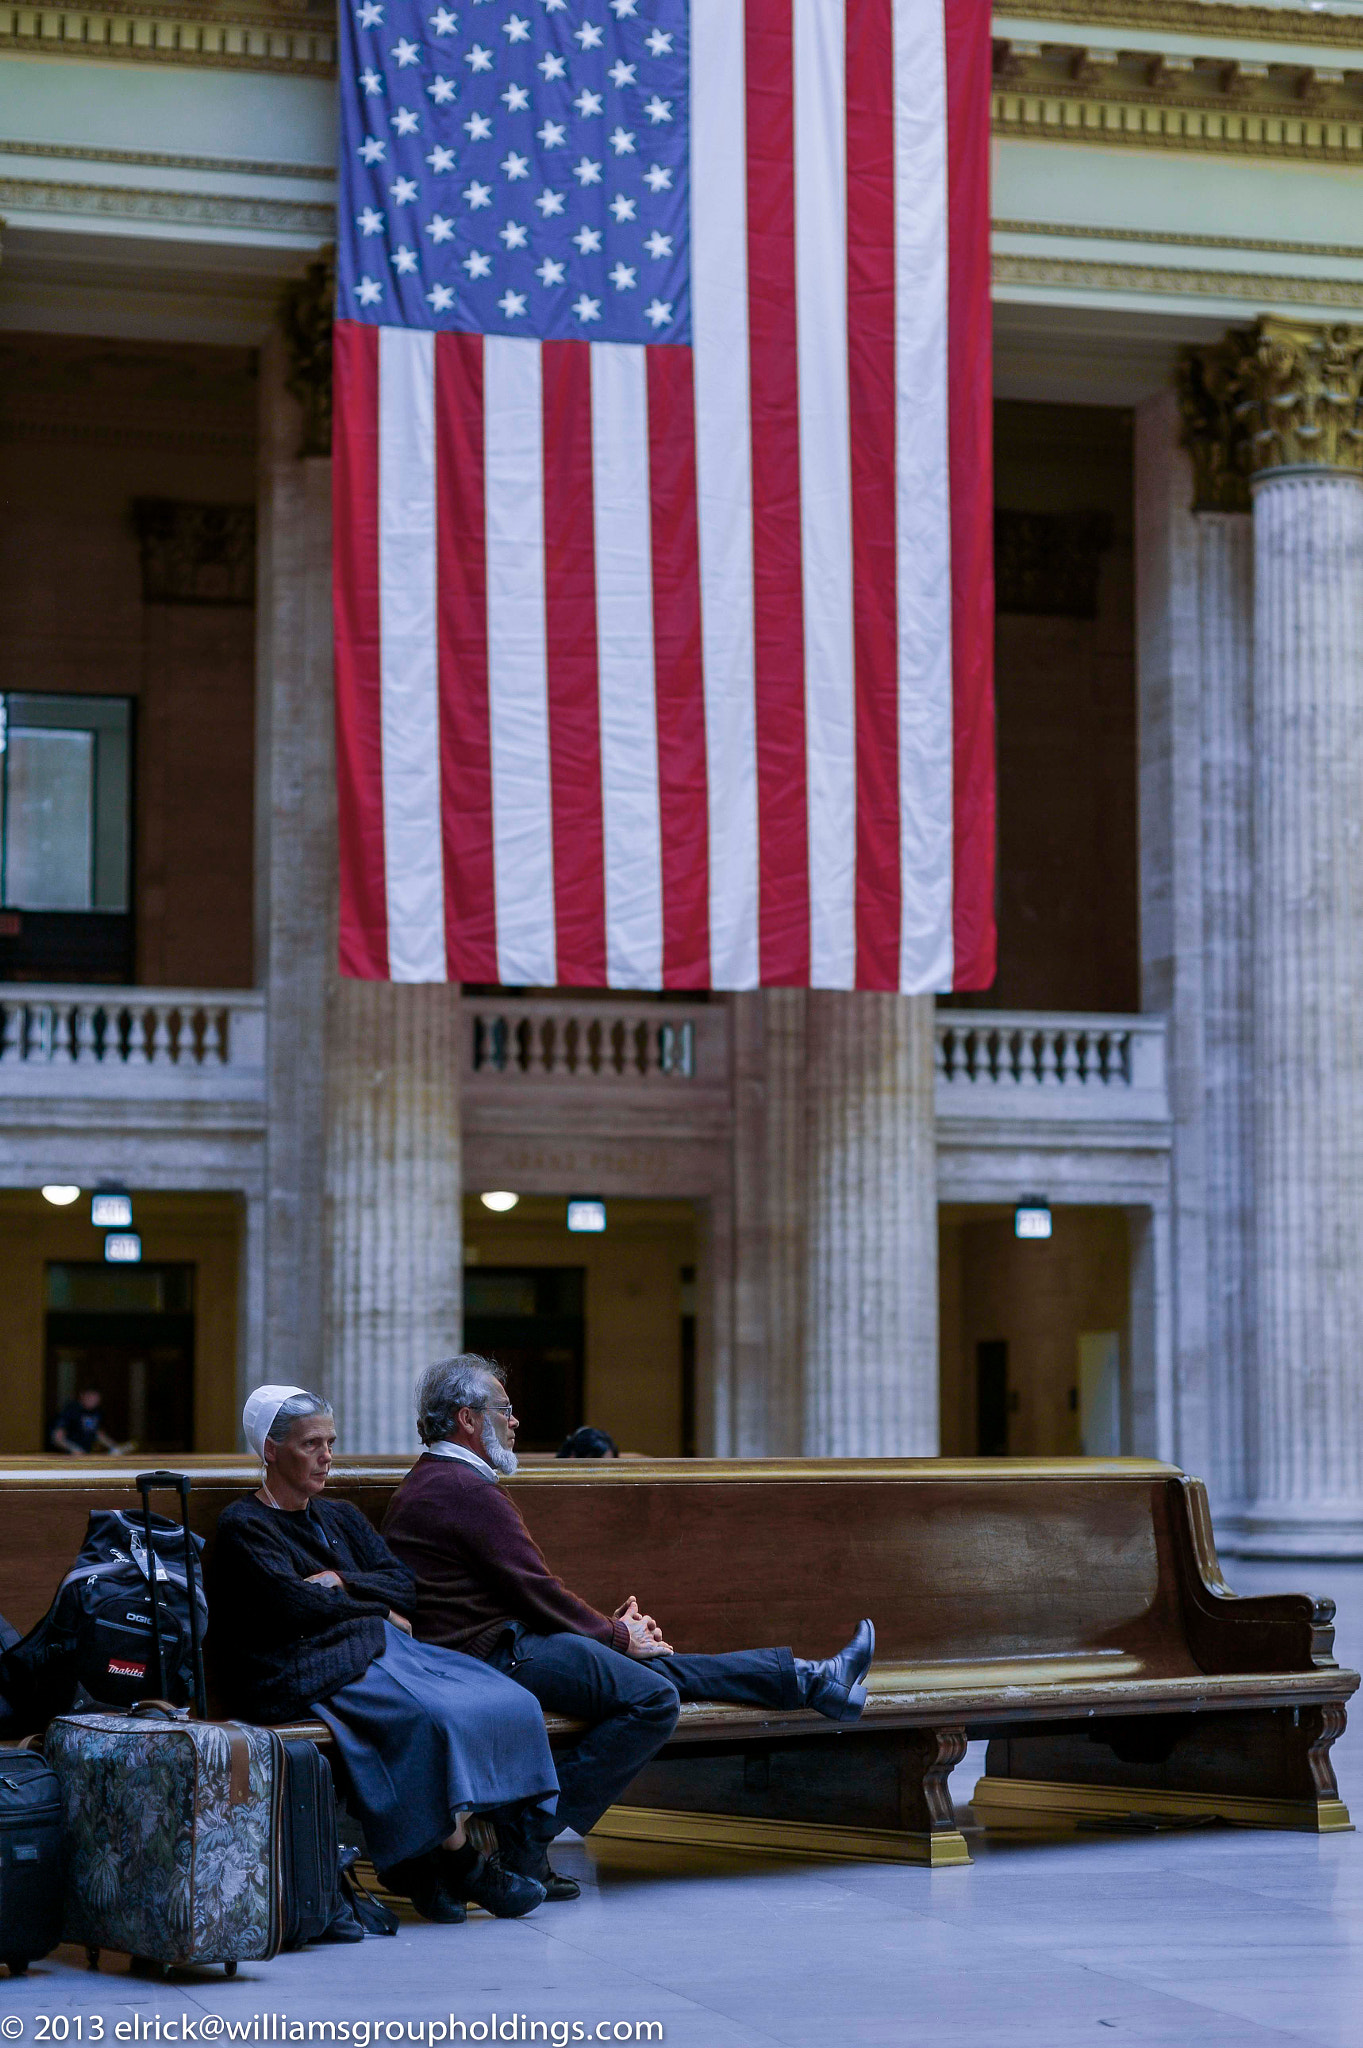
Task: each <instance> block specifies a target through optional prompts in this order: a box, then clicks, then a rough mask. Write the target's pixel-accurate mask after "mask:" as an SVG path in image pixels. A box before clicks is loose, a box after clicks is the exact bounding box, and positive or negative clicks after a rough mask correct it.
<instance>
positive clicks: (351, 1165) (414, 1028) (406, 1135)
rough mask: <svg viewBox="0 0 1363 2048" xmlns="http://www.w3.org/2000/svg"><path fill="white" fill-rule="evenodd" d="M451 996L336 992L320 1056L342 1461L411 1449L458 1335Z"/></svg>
mask: <svg viewBox="0 0 1363 2048" xmlns="http://www.w3.org/2000/svg"><path fill="white" fill-rule="evenodd" d="M460 1068H461V1062H460V1045H459V992H458V990H457V989H455V988H449V987H444V986H440V985H436V986H432V987H412V986H410V985H401V984H396V985H395V984H391V983H387V982H366V981H339V980H338V981H337V982H336V983H335V985H334V987H333V991H332V997H331V1003H330V1007H329V1028H328V1046H327V1161H326V1257H327V1272H328V1297H327V1325H326V1332H327V1342H326V1359H325V1366H324V1386H325V1389H326V1392H327V1395H328V1397H329V1399H330V1400H331V1401H332V1402H333V1403H334V1405H335V1407H336V1411H337V1417H338V1420H339V1423H340V1428H341V1437H342V1443H343V1446H344V1448H345V1449H346V1450H355V1451H406V1450H410V1449H412V1448H413V1447H414V1444H415V1433H414V1424H413V1411H412V1388H413V1384H414V1381H415V1379H416V1376H417V1374H418V1373H419V1372H420V1370H421V1369H422V1367H423V1366H425V1365H429V1364H430V1363H432V1361H433V1360H435V1359H436V1358H439V1357H442V1356H447V1355H448V1354H449V1353H450V1352H453V1351H457V1350H458V1348H459V1344H460V1335H461V1329H462V1305H463V1304H462V1294H463V1254H462V1232H461V1228H460V1146H459V1078H460Z"/></svg>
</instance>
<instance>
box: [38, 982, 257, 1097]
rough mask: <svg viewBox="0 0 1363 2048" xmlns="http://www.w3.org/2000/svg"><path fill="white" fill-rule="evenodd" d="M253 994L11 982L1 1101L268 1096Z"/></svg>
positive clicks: (246, 992) (234, 991) (228, 991)
mask: <svg viewBox="0 0 1363 2048" xmlns="http://www.w3.org/2000/svg"><path fill="white" fill-rule="evenodd" d="M264 1062H265V999H264V997H263V996H262V995H260V994H259V993H258V992H257V991H255V990H246V989H243V990H241V991H237V990H227V991H224V990H211V991H210V990H203V989H157V990H155V991H152V990H148V989H127V988H97V987H96V988H74V987H70V986H65V985H63V986H53V987H39V986H31V987H29V986H25V987H16V986H11V987H9V988H8V989H6V990H4V991H3V992H2V993H0V1095H7V1096H11V1097H12V1096H15V1095H19V1096H26V1095H51V1094H63V1095H68V1096H71V1095H80V1094H83V1093H94V1094H98V1095H107V1094H110V1093H115V1094H120V1095H136V1094H152V1095H162V1094H166V1093H168V1092H169V1093H181V1092H186V1093H189V1094H192V1095H194V1096H202V1095H204V1094H205V1093H209V1094H212V1093H216V1092H225V1093H229V1094H235V1093H239V1092H241V1091H242V1090H243V1089H245V1090H247V1091H248V1092H259V1093H263V1088H264Z"/></svg>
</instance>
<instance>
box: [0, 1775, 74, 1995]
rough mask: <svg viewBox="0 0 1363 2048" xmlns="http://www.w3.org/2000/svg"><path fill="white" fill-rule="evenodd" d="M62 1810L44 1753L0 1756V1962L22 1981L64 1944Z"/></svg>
mask: <svg viewBox="0 0 1363 2048" xmlns="http://www.w3.org/2000/svg"><path fill="white" fill-rule="evenodd" d="M62 1879H63V1867H62V1809H61V1789H60V1787H59V1786H58V1783H57V1776H56V1773H55V1771H53V1770H51V1769H50V1768H49V1767H48V1764H47V1762H46V1761H45V1759H44V1758H43V1756H42V1755H41V1753H40V1752H38V1751H36V1750H29V1749H15V1750H9V1751H6V1753H5V1754H4V1755H3V1756H0V1961H2V1962H5V1963H8V1965H9V1973H10V1975H11V1977H22V1975H23V1974H24V1971H25V1970H26V1969H27V1968H28V1966H29V1964H30V1963H32V1962H36V1961H37V1959H38V1957H39V1956H45V1955H50V1954H51V1952H52V1950H53V1949H54V1948H55V1947H56V1946H57V1943H58V1942H59V1941H60V1940H61V1938H62Z"/></svg>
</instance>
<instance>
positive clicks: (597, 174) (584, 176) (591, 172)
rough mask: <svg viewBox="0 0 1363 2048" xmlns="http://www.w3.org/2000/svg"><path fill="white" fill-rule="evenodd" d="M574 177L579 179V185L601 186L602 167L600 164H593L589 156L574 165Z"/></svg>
mask: <svg viewBox="0 0 1363 2048" xmlns="http://www.w3.org/2000/svg"><path fill="white" fill-rule="evenodd" d="M573 176H574V177H575V178H576V179H577V182H578V184H579V185H582V186H584V187H585V186H587V185H599V184H600V183H601V166H600V164H596V163H593V162H592V160H591V158H590V157H589V156H584V157H582V158H581V159H580V160H579V161H578V162H577V163H575V164H574V165H573Z"/></svg>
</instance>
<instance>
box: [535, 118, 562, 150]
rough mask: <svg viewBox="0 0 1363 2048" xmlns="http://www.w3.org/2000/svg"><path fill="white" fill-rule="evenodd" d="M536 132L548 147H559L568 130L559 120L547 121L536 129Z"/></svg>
mask: <svg viewBox="0 0 1363 2048" xmlns="http://www.w3.org/2000/svg"><path fill="white" fill-rule="evenodd" d="M535 133H536V135H537V136H538V137H539V139H540V141H541V142H542V143H543V144H544V146H545V148H546V149H558V148H559V147H560V145H561V144H562V141H563V138H564V136H565V135H566V134H567V133H568V131H567V129H566V128H565V127H563V125H562V124H561V123H560V122H558V121H546V122H545V124H544V126H543V127H542V128H537V129H536V130H535Z"/></svg>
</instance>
